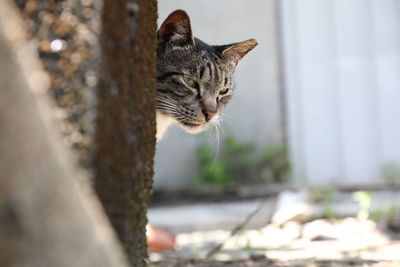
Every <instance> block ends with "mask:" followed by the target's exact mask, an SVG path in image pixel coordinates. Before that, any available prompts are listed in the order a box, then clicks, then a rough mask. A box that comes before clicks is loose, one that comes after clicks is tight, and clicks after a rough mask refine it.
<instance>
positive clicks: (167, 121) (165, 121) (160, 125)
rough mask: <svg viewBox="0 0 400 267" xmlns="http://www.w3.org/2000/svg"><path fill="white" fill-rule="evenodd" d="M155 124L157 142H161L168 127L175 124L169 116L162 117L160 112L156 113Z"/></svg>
mask: <svg viewBox="0 0 400 267" xmlns="http://www.w3.org/2000/svg"><path fill="white" fill-rule="evenodd" d="M156 123H157V134H156V138H157V141H159V140H161V138H162V137H163V135H164V134H165V132H166V131H167V129H168V127H169V126H171V125H172V124H174V123H175V121H174V119H173V118H171V117H170V116H167V115H164V114H162V113H161V112H158V111H157V112H156Z"/></svg>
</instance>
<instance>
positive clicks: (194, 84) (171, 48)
mask: <svg viewBox="0 0 400 267" xmlns="http://www.w3.org/2000/svg"><path fill="white" fill-rule="evenodd" d="M157 36H158V44H157V139H158V140H159V139H160V138H161V137H162V135H163V134H164V132H165V131H166V129H167V128H168V127H169V126H170V125H171V124H174V123H177V124H178V125H180V126H181V127H182V128H183V129H184V130H186V131H187V132H189V133H199V132H201V131H203V130H204V129H206V128H208V126H210V125H215V124H216V123H217V122H218V121H219V119H220V114H221V112H222V111H223V110H224V108H225V106H226V105H227V104H228V102H229V100H230V99H231V96H232V95H233V92H234V82H233V79H232V75H233V73H234V70H235V67H236V65H237V63H238V62H239V60H240V59H241V58H243V57H244V56H245V55H246V54H247V53H248V52H249V51H250V50H251V49H253V48H254V47H255V46H256V45H257V41H256V40H254V39H250V40H247V41H244V42H239V43H234V44H228V45H218V46H214V45H208V44H206V43H204V42H203V41H201V40H199V39H197V38H194V37H193V35H192V30H191V25H190V19H189V16H188V15H187V14H186V12H185V11H183V10H176V11H174V12H172V13H171V14H170V15H169V16H168V18H167V19H166V20H165V21H164V23H163V24H162V25H161V27H160V29H159V30H158V33H157Z"/></svg>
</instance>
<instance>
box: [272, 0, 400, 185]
mask: <svg viewBox="0 0 400 267" xmlns="http://www.w3.org/2000/svg"><path fill="white" fill-rule="evenodd" d="M280 3H281V7H280V10H281V22H282V39H283V41H282V43H283V55H284V72H285V83H286V84H285V87H286V95H287V99H286V100H287V103H286V106H287V121H288V137H289V146H290V152H291V157H292V162H293V174H294V179H295V181H297V182H301V183H302V182H308V183H310V184H320V183H370V182H377V181H379V179H382V178H381V177H382V168H383V166H384V165H385V164H388V163H390V162H397V164H400V1H399V0H324V1H321V0H301V1H298V0H282V1H280Z"/></svg>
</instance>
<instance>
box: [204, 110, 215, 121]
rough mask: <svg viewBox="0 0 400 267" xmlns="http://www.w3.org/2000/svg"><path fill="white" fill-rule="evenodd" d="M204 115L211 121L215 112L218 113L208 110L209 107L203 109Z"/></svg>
mask: <svg viewBox="0 0 400 267" xmlns="http://www.w3.org/2000/svg"><path fill="white" fill-rule="evenodd" d="M202 112H203V114H204V117H205V118H206V121H209V120H211V119H212V117H214V116H215V114H217V112H214V111H211V110H207V109H203V110H202Z"/></svg>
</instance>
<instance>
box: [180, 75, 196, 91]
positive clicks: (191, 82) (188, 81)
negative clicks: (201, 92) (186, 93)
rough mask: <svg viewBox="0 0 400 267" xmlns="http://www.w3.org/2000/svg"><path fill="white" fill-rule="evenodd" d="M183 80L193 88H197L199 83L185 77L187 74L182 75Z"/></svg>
mask: <svg viewBox="0 0 400 267" xmlns="http://www.w3.org/2000/svg"><path fill="white" fill-rule="evenodd" d="M183 81H184V82H185V84H186V85H187V86H189V87H191V88H194V89H198V87H199V85H198V83H197V82H196V81H194V80H193V79H191V78H189V77H187V76H183Z"/></svg>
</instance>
